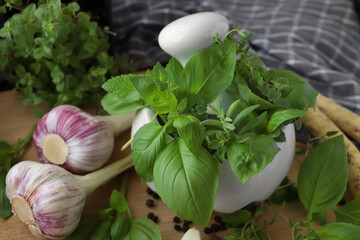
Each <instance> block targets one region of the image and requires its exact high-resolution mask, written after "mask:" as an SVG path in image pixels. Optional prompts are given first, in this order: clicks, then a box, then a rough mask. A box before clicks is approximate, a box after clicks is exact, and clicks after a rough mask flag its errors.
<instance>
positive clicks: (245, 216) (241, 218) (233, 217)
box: [221, 209, 252, 227]
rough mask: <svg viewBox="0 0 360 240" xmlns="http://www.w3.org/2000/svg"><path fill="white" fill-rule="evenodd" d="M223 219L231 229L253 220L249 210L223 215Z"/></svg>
mask: <svg viewBox="0 0 360 240" xmlns="http://www.w3.org/2000/svg"><path fill="white" fill-rule="evenodd" d="M221 218H222V220H223V221H224V222H225V223H226V224H227V225H228V226H229V227H239V226H240V225H244V224H246V223H247V222H248V221H249V220H250V219H251V218H252V213H251V212H250V211H248V210H245V209H240V210H238V211H236V212H233V213H223V214H221Z"/></svg>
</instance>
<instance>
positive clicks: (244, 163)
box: [227, 133, 280, 183]
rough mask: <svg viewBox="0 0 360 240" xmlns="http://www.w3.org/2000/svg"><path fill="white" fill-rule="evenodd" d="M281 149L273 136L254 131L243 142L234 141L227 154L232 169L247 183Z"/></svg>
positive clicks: (241, 180)
mask: <svg viewBox="0 0 360 240" xmlns="http://www.w3.org/2000/svg"><path fill="white" fill-rule="evenodd" d="M279 150H280V149H279V148H278V147H277V145H276V143H275V141H274V140H273V139H272V138H271V137H269V136H266V135H256V134H255V133H254V134H252V136H251V137H250V138H249V139H247V140H246V141H245V142H243V143H232V144H231V145H230V146H229V148H228V154H227V155H228V158H229V162H230V166H231V169H232V171H233V172H234V173H235V175H236V176H237V178H238V179H239V180H240V182H242V183H245V182H246V181H247V180H248V179H249V178H250V177H252V176H253V175H255V174H257V173H259V172H260V171H261V170H263V169H264V168H265V167H266V166H267V165H268V164H269V163H270V162H271V161H272V160H273V158H274V157H275V155H276V154H277V153H278V152H279Z"/></svg>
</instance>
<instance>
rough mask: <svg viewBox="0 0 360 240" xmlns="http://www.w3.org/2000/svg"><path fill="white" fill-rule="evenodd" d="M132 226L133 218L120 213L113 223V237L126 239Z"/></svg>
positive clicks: (114, 238)
mask: <svg viewBox="0 0 360 240" xmlns="http://www.w3.org/2000/svg"><path fill="white" fill-rule="evenodd" d="M130 227H131V219H130V218H129V216H128V215H126V214H118V215H117V216H116V219H115V221H114V222H113V224H112V225H111V229H110V235H111V239H113V240H116V239H124V238H125V236H126V235H127V234H128V232H129V230H130Z"/></svg>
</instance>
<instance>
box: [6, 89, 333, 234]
mask: <svg viewBox="0 0 360 240" xmlns="http://www.w3.org/2000/svg"><path fill="white" fill-rule="evenodd" d="M18 97H19V96H18V95H17V94H15V93H14V92H11V91H7V92H0V140H5V141H7V142H9V143H12V142H15V141H16V140H17V139H18V138H24V137H25V136H26V135H27V133H28V132H29V131H30V129H31V128H32V127H33V126H34V125H35V124H36V123H37V121H38V120H39V119H38V118H36V117H35V116H34V115H33V111H34V109H35V107H29V106H28V107H26V106H23V105H21V104H19V103H18V102H17V101H16V98H18ZM129 137H130V131H127V132H125V133H124V134H122V135H121V136H120V137H118V138H117V139H116V147H115V150H114V152H113V154H112V156H111V159H110V162H111V161H115V160H117V159H119V158H121V157H124V156H126V154H129V153H130V150H129V149H128V150H126V151H125V152H121V151H120V147H121V146H122V145H123V144H124V143H125V142H126V141H127V140H128V139H129ZM297 147H298V148H299V147H301V144H298V145H297ZM303 158H304V156H301V155H297V156H296V157H295V159H294V162H293V165H292V168H291V170H290V172H289V177H290V179H292V180H294V181H296V177H297V170H298V168H299V165H300V162H301V160H302V159H303ZM21 159H22V160H34V161H37V155H36V152H35V148H34V146H33V145H32V144H31V146H29V148H27V150H26V151H25V152H24V153H23V155H22V157H21ZM119 186H120V178H119V177H117V178H115V179H114V180H113V181H111V182H109V183H108V184H106V185H104V186H103V187H101V188H99V189H98V190H96V191H95V192H94V193H93V194H91V195H90V196H89V198H88V199H87V201H86V204H85V208H84V212H83V218H87V219H97V212H98V210H99V209H100V208H101V207H103V206H104V205H105V204H106V203H107V202H108V201H109V197H110V194H111V192H112V190H113V189H116V188H119ZM146 188H147V186H146V184H145V183H143V182H141V180H140V178H139V177H138V176H137V175H136V173H135V172H134V171H133V170H131V175H130V179H129V183H128V186H127V193H126V197H127V200H128V202H129V205H130V209H131V212H132V214H133V217H134V218H138V217H146V216H147V214H148V213H149V212H154V213H155V214H156V215H157V216H158V217H159V222H158V226H159V228H160V231H161V234H162V238H163V239H164V240H174V239H175V240H176V239H181V237H182V235H183V233H179V232H176V231H175V230H174V223H173V222H172V219H173V217H174V216H175V214H174V213H173V212H172V211H171V210H169V208H167V206H166V205H165V204H164V203H163V202H162V201H161V200H155V207H154V208H151V209H150V208H148V207H146V205H145V201H146V200H147V199H150V198H151V197H150V196H149V195H148V194H147V193H146ZM265 204H266V205H267V207H268V209H269V213H268V214H264V216H263V218H264V219H265V220H267V221H268V222H270V221H271V220H272V219H273V217H274V215H277V217H276V221H275V223H274V224H272V225H270V226H267V228H266V232H267V233H268V235H269V236H270V238H271V239H275V240H288V239H291V228H290V225H289V222H288V219H291V220H292V222H296V221H298V220H301V219H302V220H305V218H306V211H305V209H304V208H303V207H302V205H301V203H300V202H294V203H289V204H287V205H286V206H285V207H283V208H281V207H280V206H273V205H271V204H268V203H265ZM328 219H329V221H334V215H333V214H332V213H331V212H329V214H328ZM212 222H214V220H213V218H212V219H211V222H210V223H209V225H210V224H211V223H212ZM259 222H262V219H259ZM317 227H319V226H317ZM198 228H199V229H200V230H201V234H202V239H204V240H210V239H213V238H212V236H209V235H205V234H204V233H203V228H201V227H198ZM228 235H230V232H229V231H222V232H219V233H218V234H217V236H219V237H220V238H221V239H223V238H224V236H228ZM0 239H11V240H17V239H19V240H20V239H21V240H24V239H26V240H33V239H34V240H35V239H37V238H35V237H34V236H33V235H31V234H30V232H29V231H28V230H27V227H26V226H25V225H24V224H22V223H21V222H20V221H19V219H18V218H17V217H16V216H11V217H9V218H8V219H6V220H3V219H0Z"/></svg>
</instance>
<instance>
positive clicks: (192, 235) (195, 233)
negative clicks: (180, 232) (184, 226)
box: [181, 228, 201, 240]
mask: <svg viewBox="0 0 360 240" xmlns="http://www.w3.org/2000/svg"><path fill="white" fill-rule="evenodd" d="M181 240H201V237H200V232H199V230H197V229H196V228H190V229H189V230H187V232H186V233H185V234H184V236H183V237H182V238H181Z"/></svg>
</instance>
